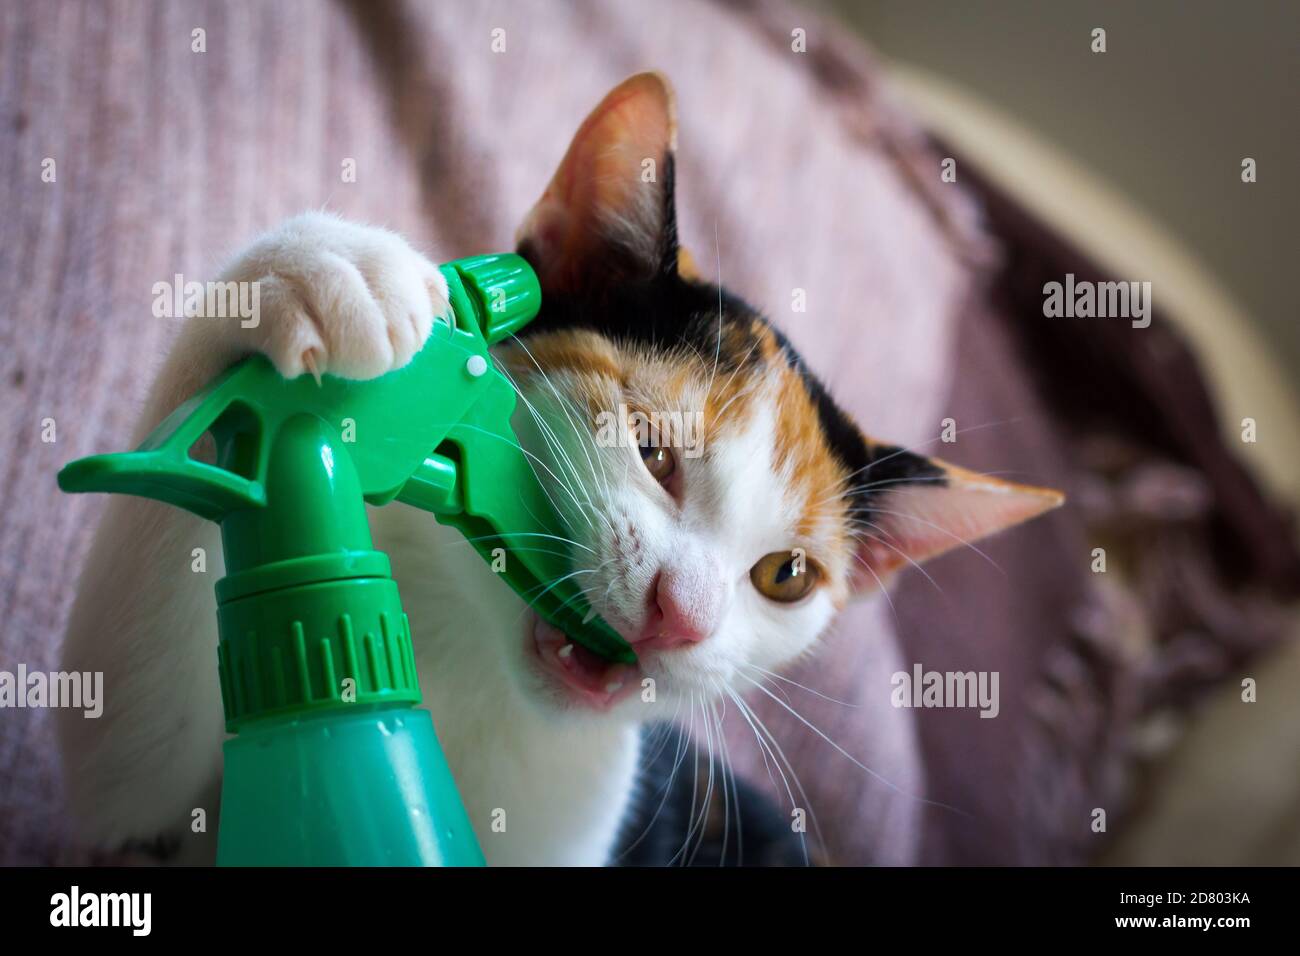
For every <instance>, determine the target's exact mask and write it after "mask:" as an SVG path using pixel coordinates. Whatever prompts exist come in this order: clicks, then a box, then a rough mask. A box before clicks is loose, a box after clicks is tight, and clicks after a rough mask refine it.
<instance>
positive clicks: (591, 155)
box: [516, 73, 678, 292]
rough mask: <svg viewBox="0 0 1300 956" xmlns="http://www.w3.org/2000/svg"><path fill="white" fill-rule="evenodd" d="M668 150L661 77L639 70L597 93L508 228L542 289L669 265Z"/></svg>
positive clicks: (670, 136)
mask: <svg viewBox="0 0 1300 956" xmlns="http://www.w3.org/2000/svg"><path fill="white" fill-rule="evenodd" d="M676 148H677V108H676V102H675V98H674V96H673V92H672V89H671V87H670V86H669V85H668V81H667V80H666V79H664V77H663V76H661V75H660V74H658V73H638V74H637V75H636V76H633V77H630V78H629V79H626V80H624V81H623V82H622V83H620V84H619V85H618V86H617V87H615V88H614V89H613V90H611V91H610V92H609V93H608V94H606V96H605V98H604V99H603V100H602V101H601V102H600V105H599V106H597V107H596V108H595V110H593V111H592V113H591V115H590V116H588V117H587V119H586V120H585V121H584V122H583V124H582V126H580V127H579V128H578V132H577V133H576V134H575V135H574V137H573V142H572V143H570V145H569V150H568V152H567V153H565V154H564V159H563V160H562V161H561V162H560V167H559V169H558V170H556V172H555V175H554V176H553V177H552V179H551V182H550V185H548V186H547V187H546V191H545V192H544V193H543V194H542V198H541V199H539V200H538V201H537V204H536V205H535V206H533V209H532V211H531V212H530V213H529V214H528V215H527V217H525V219H524V221H523V224H522V225H520V227H519V231H518V233H517V234H516V240H517V243H518V246H519V251H520V253H521V254H522V255H523V256H524V257H525V258H526V259H528V260H529V262H530V263H531V264H532V266H533V268H534V269H535V270H536V271H537V274H538V277H539V278H540V279H541V283H542V289H543V291H544V292H579V291H591V290H590V286H591V284H592V283H594V282H610V281H619V280H626V279H641V278H651V277H653V276H654V275H656V274H660V273H671V272H674V271H676V270H677V268H678V248H677V214H676V209H675V206H674V198H673V153H674V150H675V149H676Z"/></svg>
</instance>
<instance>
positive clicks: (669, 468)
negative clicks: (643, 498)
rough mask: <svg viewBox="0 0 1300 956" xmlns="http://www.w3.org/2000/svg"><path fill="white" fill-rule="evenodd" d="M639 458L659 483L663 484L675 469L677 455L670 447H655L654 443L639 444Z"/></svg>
mask: <svg viewBox="0 0 1300 956" xmlns="http://www.w3.org/2000/svg"><path fill="white" fill-rule="evenodd" d="M641 460H642V461H644V462H645V466H646V470H647V471H649V472H650V475H651V477H653V478H654V480H655V481H657V482H659V484H661V485H662V484H663V483H664V482H665V481H667V480H668V479H669V478H670V477H672V473H673V472H674V471H676V470H677V456H676V455H674V454H673V450H672V449H671V448H656V447H655V446H654V445H648V444H647V445H642V446H641Z"/></svg>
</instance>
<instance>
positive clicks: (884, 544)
mask: <svg viewBox="0 0 1300 956" xmlns="http://www.w3.org/2000/svg"><path fill="white" fill-rule="evenodd" d="M949 481H950V484H948V485H940V484H938V483H935V484H929V485H917V486H915V487H908V488H900V489H898V490H896V491H892V492H890V493H888V494H886V495H884V496H883V497H882V498H881V499H880V500H879V502H878V504H877V506H876V510H875V511H874V513H873V514H872V516H871V517H870V518H869V519H868V520H869V521H870V524H863V525H861V526H860V527H859V528H858V531H859V534H860V536H861V537H860V539H859V544H858V551H857V560H856V561H855V562H854V564H855V567H854V572H853V586H854V590H862V589H870V588H872V587H875V586H876V585H877V580H879V581H883V580H884V579H885V577H886V576H887V575H890V574H892V573H893V572H895V571H897V570H899V569H900V568H902V567H904V566H907V565H910V564H912V563H916V564H920V563H921V562H922V561H925V560H927V559H928V558H933V557H936V556H938V555H940V554H943V553H944V552H946V551H951V550H952V549H954V548H960V547H964V546H965V545H968V544H973V543H974V542H976V541H978V540H979V539H981V538H984V537H987V536H988V535H990V534H993V533H995V532H997V531H1001V530H1002V529H1004V528H1009V527H1011V526H1013V525H1017V524H1020V523H1021V522H1022V521H1027V520H1029V519H1030V518H1033V517H1035V516H1036V515H1040V514H1042V513H1043V512H1044V511H1048V510H1050V509H1052V508H1055V507H1056V506H1057V505H1059V504H1060V503H1061V501H1062V500H1063V499H1062V496H1061V495H1060V493H1058V492H1055V491H1050V490H1048V489H1045V488H1031V487H1028V486H1026V485H1016V484H1011V483H1009V482H1003V481H998V480H996V479H992V478H989V479H965V478H961V477H958V476H956V475H951V474H950V475H949Z"/></svg>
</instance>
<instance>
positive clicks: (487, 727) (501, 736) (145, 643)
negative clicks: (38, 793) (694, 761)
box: [61, 214, 832, 865]
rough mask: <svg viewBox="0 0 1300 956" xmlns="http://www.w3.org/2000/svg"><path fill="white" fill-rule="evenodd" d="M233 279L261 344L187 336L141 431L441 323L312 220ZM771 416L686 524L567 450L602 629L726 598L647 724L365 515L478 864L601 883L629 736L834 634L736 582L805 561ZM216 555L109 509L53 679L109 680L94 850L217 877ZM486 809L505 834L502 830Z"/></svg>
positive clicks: (353, 372) (656, 672)
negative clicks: (265, 362) (265, 370)
mask: <svg viewBox="0 0 1300 956" xmlns="http://www.w3.org/2000/svg"><path fill="white" fill-rule="evenodd" d="M222 278H223V279H225V280H237V281H238V280H242V281H254V280H256V281H260V282H261V283H262V294H261V306H262V314H261V322H260V324H259V326H258V327H257V328H255V329H241V328H240V326H239V323H238V322H237V321H224V320H212V319H192V320H190V323H189V325H188V327H187V329H186V331H185V332H184V334H183V335H182V338H181V340H180V342H179V343H178V345H177V347H176V349H175V350H174V352H173V354H172V355H171V356H170V357H169V360H168V362H167V364H166V366H165V369H164V372H163V374H162V376H161V377H160V380H159V381H158V383H157V384H156V386H155V389H154V391H153V393H152V395H151V399H150V405H149V408H148V410H147V412H146V415H145V419H146V420H145V421H144V422H142V425H141V429H142V432H143V431H144V430H147V429H148V428H151V427H152V426H153V424H154V423H156V422H157V421H158V420H159V419H160V418H161V416H162V415H163V414H164V413H165V412H166V411H168V410H169V409H170V408H171V407H173V406H174V405H175V404H176V403H177V402H178V401H179V400H180V399H181V398H183V397H184V396H185V395H187V394H188V393H190V392H191V391H193V390H194V389H195V388H197V387H198V386H199V385H200V384H202V383H203V382H204V381H206V380H207V379H208V378H210V377H211V376H212V375H213V374H215V373H216V372H217V371H219V370H220V369H221V368H223V367H224V366H225V365H226V364H228V363H229V362H230V361H231V360H232V359H233V358H235V357H237V356H238V355H239V354H241V353H243V352H248V351H254V350H257V351H263V352H265V353H266V354H268V355H269V356H270V358H271V359H272V361H273V362H274V363H275V365H276V366H277V368H279V369H280V371H281V372H282V373H283V374H285V375H287V376H296V375H298V374H301V373H302V372H303V371H304V369H305V368H307V367H308V366H307V365H306V360H305V358H304V357H305V356H306V355H307V354H308V353H311V355H312V361H313V362H314V364H315V365H316V368H317V370H318V371H320V372H324V371H331V372H334V373H337V374H341V375H346V376H350V377H355V378H365V377H370V376H374V375H379V374H382V373H383V372H385V371H387V370H389V369H390V368H394V367H398V366H400V365H402V364H404V363H405V362H406V361H408V360H409V358H410V357H411V355H413V354H414V352H415V351H417V350H418V349H419V347H420V346H421V345H422V344H423V342H424V339H425V337H426V336H427V335H428V333H429V328H430V316H433V315H436V314H440V313H442V312H443V311H444V310H445V308H446V301H445V296H446V287H445V284H443V283H442V281H441V276H440V275H439V273H438V272H437V270H436V268H435V267H434V266H433V264H432V263H430V262H429V261H428V260H427V259H425V258H424V257H423V256H421V255H420V254H418V253H417V252H415V251H414V250H412V249H411V248H410V246H408V245H407V244H406V242H405V241H404V240H402V239H401V238H400V237H398V236H396V235H394V234H392V233H389V232H386V231H384V230H381V229H375V228H371V227H364V226H358V225H354V224H349V223H344V222H342V221H340V220H338V219H336V218H333V217H330V216H326V215H323V214H308V215H304V216H300V217H297V218H295V219H292V220H289V221H288V222H286V223H285V224H284V225H282V226H281V227H280V228H279V229H277V230H275V231H274V232H272V233H270V234H268V235H266V236H264V237H262V238H261V239H259V240H257V241H256V242H254V243H253V244H252V245H251V246H250V247H249V248H248V249H247V250H246V251H245V252H244V253H243V254H242V255H240V256H239V257H238V258H237V259H236V260H235V261H234V263H232V265H231V266H230V267H229V268H228V269H227V271H226V272H225V274H224V275H223V277H222ZM554 384H555V382H554V381H551V382H547V381H543V380H542V379H541V378H540V376H539V377H537V380H536V381H533V382H531V383H530V384H529V385H528V386H526V387H525V391H526V393H528V394H531V396H532V398H533V400H534V401H535V402H536V403H537V404H538V405H542V404H544V403H545V400H546V395H547V394H548V392H550V390H551V389H552V387H553V386H554ZM560 384H561V385H562V383H560ZM611 398H617V396H611ZM684 398H685V399H688V400H689V399H690V396H686V397H684ZM697 398H698V396H697ZM611 407H617V406H616V404H614V403H612V404H611ZM521 414H524V413H523V412H521ZM772 414H773V413H772V411H771V403H770V402H763V401H760V402H759V411H758V413H757V414H755V415H754V416H753V417H752V418H751V419H750V424H749V427H748V429H747V430H746V431H744V432H743V433H739V434H735V435H732V436H730V437H728V438H726V439H721V438H720V439H717V440H716V447H713V448H711V449H709V450H708V453H706V455H705V456H704V457H702V458H700V459H692V460H690V461H689V462H683V465H682V466H683V467H684V468H686V469H688V471H687V475H686V478H687V483H688V484H687V494H686V497H685V499H684V501H683V503H682V506H681V507H680V508H678V507H675V506H674V505H673V504H672V502H671V501H670V499H668V498H667V497H666V493H665V492H664V490H663V489H662V488H660V487H659V486H658V485H657V484H656V483H655V482H654V481H653V480H652V479H651V478H650V477H649V475H648V474H647V473H646V472H645V471H644V466H643V465H642V463H641V461H640V459H639V458H638V457H637V453H636V451H635V449H629V448H626V447H622V448H611V449H596V448H594V446H593V445H590V444H588V445H587V447H586V448H585V450H584V449H582V448H580V447H577V446H578V445H581V444H582V443H581V442H580V441H579V442H578V443H577V445H571V448H570V450H571V453H572V455H573V457H574V458H575V459H577V460H583V461H590V462H591V464H590V465H589V466H584V468H583V471H585V472H586V473H587V476H588V478H590V479H592V480H591V482H590V484H591V492H590V498H589V499H588V498H587V497H586V496H585V495H584V500H583V504H584V509H581V510H585V511H586V512H587V514H588V515H589V519H588V520H586V521H585V523H584V520H583V519H580V516H575V535H577V536H578V537H579V540H581V541H583V542H584V543H585V544H586V546H588V547H590V548H591V549H592V551H593V552H595V553H597V554H598V555H599V556H600V558H602V559H605V558H608V559H609V561H608V563H607V564H606V565H605V566H603V567H600V568H594V567H593V568H592V569H589V570H592V572H593V573H592V574H591V579H592V580H590V581H588V582H585V583H586V584H587V586H588V592H589V594H591V600H592V602H593V605H594V606H595V607H596V608H597V610H599V611H600V612H601V613H602V614H603V615H605V616H606V617H607V619H609V620H610V621H611V622H620V621H621V622H623V623H624V624H625V625H627V626H630V625H632V624H633V623H634V622H635V619H636V617H637V615H638V614H639V613H641V612H640V610H639V609H640V608H642V607H643V605H644V602H645V591H646V588H647V587H648V585H649V583H650V580H651V579H652V577H653V575H654V573H655V571H656V570H657V569H658V568H660V567H666V566H668V565H672V564H674V562H676V565H675V566H679V569H680V572H681V573H682V574H685V575H694V576H695V578H696V584H697V586H698V587H701V588H702V587H704V586H705V585H706V584H707V582H706V581H705V578H708V577H709V576H713V579H714V583H715V584H717V583H718V582H719V581H720V582H721V584H720V586H721V588H722V593H721V594H720V595H713V596H712V597H711V598H710V599H711V600H714V601H715V603H716V607H715V608H714V610H713V612H712V613H715V616H716V618H717V629H716V632H715V633H714V635H713V636H712V637H710V638H709V639H708V640H706V641H704V642H702V643H701V644H700V645H699V646H697V647H693V648H690V649H684V650H680V651H674V652H670V653H665V654H663V655H661V656H659V657H658V658H657V659H649V660H646V661H645V662H644V663H643V668H644V671H645V673H646V674H648V675H651V676H653V677H654V678H655V680H656V682H657V684H658V687H659V688H660V690H659V693H658V695H657V700H656V702H655V703H653V704H648V705H647V704H645V703H643V702H642V700H641V698H640V696H639V695H637V696H634V697H633V698H631V699H629V700H628V701H626V702H624V703H623V704H621V705H619V707H618V708H616V710H615V712H613V713H607V714H598V713H590V712H584V711H577V710H576V709H574V708H572V707H568V706H566V705H565V702H564V701H563V700H562V699H561V698H559V697H557V694H556V691H555V688H554V687H550V688H549V689H548V687H547V686H545V684H544V681H543V680H542V678H541V676H540V674H539V673H538V671H537V670H536V662H535V661H534V660H533V658H532V657H531V656H530V651H531V648H530V645H529V643H528V638H527V636H526V635H527V630H528V625H527V618H528V614H527V609H526V608H525V607H524V605H523V604H522V602H520V601H519V600H517V599H516V598H514V597H513V595H510V594H508V593H505V591H504V588H503V587H502V585H501V582H500V581H499V580H497V579H496V577H495V575H493V574H492V573H491V571H490V570H489V569H488V568H487V566H486V565H485V564H484V563H483V562H482V561H481V560H479V559H478V558H477V557H476V556H475V555H474V554H473V552H472V551H471V549H470V547H469V545H468V544H467V543H466V542H465V541H464V540H463V539H461V538H460V537H459V535H458V534H457V533H456V532H453V531H450V530H447V529H444V528H441V527H440V526H439V525H437V524H436V523H435V522H434V520H433V519H432V517H431V516H428V515H424V514H421V513H419V512H416V511H414V510H412V509H409V508H406V507H405V506H402V505H398V504H392V505H388V506H386V507H385V508H382V509H374V510H373V511H372V513H371V517H372V525H373V527H374V537H375V543H376V546H377V547H378V548H380V549H382V550H384V551H386V552H387V553H388V554H389V556H390V557H391V559H392V564H393V568H394V574H395V576H396V577H397V580H398V584H399V587H400V589H401V592H402V595H403V600H404V603H405V606H406V609H407V612H408V615H409V617H410V620H411V622H412V628H413V632H414V640H415V648H416V660H417V665H418V669H419V675H420V684H421V688H422V690H423V692H424V698H425V704H426V706H427V707H428V708H429V709H430V711H431V712H432V714H433V718H434V724H435V726H436V728H437V731H438V735H439V739H440V740H441V742H442V745H443V747H444V749H445V751H446V755H447V759H448V761H449V763H450V765H451V768H452V770H453V773H454V774H455V776H456V779H457V782H458V784H459V786H460V789H461V793H462V796H463V798H464V800H465V804H466V807H467V809H468V810H469V813H470V816H471V818H472V820H473V822H474V827H475V831H476V833H477V835H478V837H479V842H480V843H481V845H482V847H483V850H484V852H485V854H486V856H487V859H488V862H489V863H492V864H586V865H597V864H601V863H604V862H606V861H607V860H608V858H609V855H610V851H611V848H612V846H613V844H614V841H615V838H616V836H617V833H618V827H619V824H620V821H621V820H622V818H623V816H624V814H625V812H626V808H627V804H628V801H629V799H630V795H631V794H632V792H633V785H634V778H635V773H636V763H637V747H638V743H637V741H638V729H637V724H638V723H639V722H640V721H642V720H645V719H649V718H651V717H661V718H671V717H673V716H674V715H675V714H678V713H679V712H680V711H681V708H682V707H683V706H694V702H695V701H696V700H697V699H702V698H703V697H705V696H709V695H712V694H713V693H714V691H715V690H716V688H717V687H718V686H719V685H720V684H722V683H728V682H731V681H732V679H733V678H734V677H735V676H736V671H737V668H739V667H740V666H741V665H742V664H745V663H753V664H758V665H760V666H762V667H766V668H772V667H775V666H777V665H779V664H780V663H782V662H784V661H786V660H789V659H791V658H792V657H794V656H796V655H797V654H799V653H801V652H802V651H804V650H806V649H807V647H808V646H809V645H811V643H812V642H813V641H814V639H815V637H816V635H817V634H818V633H819V632H820V631H821V630H822V628H823V627H824V626H825V624H826V623H827V621H828V620H829V618H830V615H831V613H832V609H831V606H830V600H829V598H828V597H826V596H825V594H824V593H819V594H818V595H817V596H815V597H814V598H813V599H811V600H809V601H806V602H804V603H803V604H801V605H798V606H791V607H778V606H776V605H773V604H772V603H771V602H769V601H766V599H764V598H762V597H761V596H760V595H758V594H757V593H756V592H755V591H754V589H753V587H752V585H750V583H749V578H748V571H749V568H750V566H752V564H753V563H754V561H756V560H757V559H758V558H759V557H762V556H763V555H764V554H765V553H767V552H769V551H775V550H781V549H787V548H789V547H791V546H792V545H795V544H800V543H801V542H799V541H796V540H795V539H794V538H793V525H794V518H795V515H796V513H797V511H798V509H797V507H795V506H794V504H793V503H792V502H791V501H790V498H789V494H788V491H787V490H786V486H785V482H784V481H783V478H782V476H779V475H777V474H775V473H774V470H773V467H772V460H773V459H772V434H773V429H772V419H771V415H772ZM574 434H576V429H571V435H570V438H572V436H573V435H574ZM589 437H590V436H587V438H586V440H587V441H588V442H589ZM565 444H566V445H569V444H570V442H569V441H566V442H565ZM537 450H538V452H539V453H543V452H545V451H546V449H545V448H544V447H541V446H539V447H538V449H537ZM557 493H562V492H561V491H560V490H558V489H557ZM629 528H634V529H635V531H636V534H637V536H638V537H639V540H640V541H641V547H640V550H639V557H636V559H635V560H633V559H632V558H630V557H629V556H628V555H627V554H623V555H622V557H620V556H619V549H620V547H624V546H625V545H626V542H624V544H623V545H620V543H619V537H618V533H616V532H615V529H622V531H621V532H619V533H626V532H627V530H628V529H629ZM808 544H809V545H815V543H812V542H809V543H808ZM195 547H203V548H205V549H206V551H207V554H208V558H209V565H208V571H207V573H206V574H194V573H191V571H190V561H191V557H190V555H191V549H193V548H195ZM625 550H626V549H625ZM220 553H221V552H220V541H219V537H218V534H217V529H216V527H215V526H214V525H212V524H210V523H206V522H203V521H200V520H199V519H197V518H194V517H192V516H190V515H187V514H185V513H183V512H181V511H179V510H177V509H175V508H170V507H166V506H163V505H160V504H156V503H152V502H147V501H141V500H137V499H126V498H121V497H118V496H113V498H112V499H111V500H110V501H109V503H108V505H107V513H106V515H105V517H104V520H103V523H102V525H101V527H100V529H99V531H98V533H97V535H96V538H95V542H94V545H93V548H92V552H91V555H90V559H89V563H88V565H87V568H86V571H85V573H84V575H83V579H82V582H81V586H80V589H79V593H78V595H77V599H76V602H75V605H74V608H73V612H72V617H71V622H70V624H69V628H68V634H67V640H66V643H65V650H64V664H63V666H64V667H65V668H67V669H70V670H102V671H104V672H105V687H106V690H105V693H106V700H107V703H106V707H105V714H104V717H103V718H102V719H100V720H96V721H86V720H68V721H65V722H64V723H63V724H62V725H61V732H62V738H63V745H64V754H65V764H66V771H67V784H68V793H69V797H70V800H71V804H72V809H73V811H74V813H75V815H76V817H77V820H78V823H79V825H80V827H81V832H82V835H83V836H84V838H85V839H86V840H87V841H88V842H91V843H93V844H96V845H99V846H104V847H114V846H116V845H117V844H119V843H120V842H121V841H123V840H125V839H128V838H142V839H149V838H152V837H155V836H157V835H159V834H169V835H174V836H176V837H179V838H180V839H181V841H182V849H183V853H182V859H186V860H203V859H210V858H211V854H212V842H211V839H210V838H209V839H203V838H201V837H196V836H195V835H193V834H192V833H191V830H190V827H189V823H190V819H191V812H192V810H193V809H194V808H196V807H200V806H202V807H205V808H207V809H208V810H209V811H211V809H212V808H213V806H214V804H213V801H214V800H215V795H216V793H217V792H218V789H219V781H220V762H221V760H220V744H221V741H222V739H223V736H224V733H223V727H222V719H221V705H220V699H219V693H218V686H217V679H216V670H215V666H214V664H215V647H216V641H217V636H216V625H215V615H214V611H213V601H214V597H213V592H212V583H213V582H214V581H215V580H217V579H218V578H219V577H220V576H221V574H222V573H223V570H222V568H221V561H220ZM592 564H593V566H594V565H595V564H596V562H595V561H593V562H592ZM718 575H720V578H719V577H717V576H718ZM737 686H738V687H739V689H741V690H743V689H744V686H745V685H744V682H743V681H742V682H738V685H737ZM557 704H558V705H559V706H556V705H557ZM497 811H504V813H505V816H504V822H505V828H504V832H496V831H495V830H494V828H493V827H492V825H491V824H492V822H493V820H494V814H495V815H496V818H497V819H499V818H500V815H499V813H498V812H497ZM209 816H210V817H213V816H214V815H213V814H212V813H211V812H210V813H209ZM211 822H213V823H214V822H215V821H211ZM214 830H215V826H210V828H209V832H212V831H214Z"/></svg>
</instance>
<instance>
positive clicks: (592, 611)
mask: <svg viewBox="0 0 1300 956" xmlns="http://www.w3.org/2000/svg"><path fill="white" fill-rule="evenodd" d="M595 616H596V609H595V608H594V607H591V608H587V616H586V617H584V618H583V619H582V623H583V624H590V623H591V619H592V618H593V617H595Z"/></svg>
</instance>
